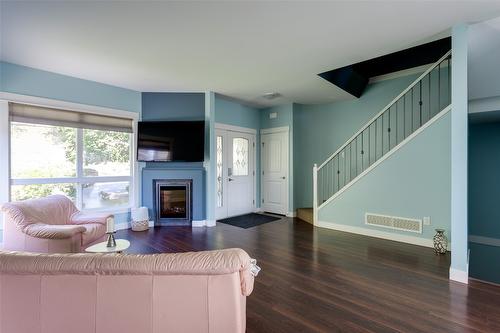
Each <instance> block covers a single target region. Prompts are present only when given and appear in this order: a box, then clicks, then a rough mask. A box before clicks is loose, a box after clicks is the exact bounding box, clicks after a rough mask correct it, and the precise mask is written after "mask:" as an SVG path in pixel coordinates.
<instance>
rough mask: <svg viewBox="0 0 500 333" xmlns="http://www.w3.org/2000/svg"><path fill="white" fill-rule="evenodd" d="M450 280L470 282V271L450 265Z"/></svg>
mask: <svg viewBox="0 0 500 333" xmlns="http://www.w3.org/2000/svg"><path fill="white" fill-rule="evenodd" d="M450 280H452V281H456V282H460V283H465V284H469V273H468V272H465V271H461V270H458V269H455V268H451V267H450Z"/></svg>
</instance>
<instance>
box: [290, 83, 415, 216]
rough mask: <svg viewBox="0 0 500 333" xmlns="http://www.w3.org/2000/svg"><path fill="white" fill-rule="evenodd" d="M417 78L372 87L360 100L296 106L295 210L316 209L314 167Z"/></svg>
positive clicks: (372, 85)
mask: <svg viewBox="0 0 500 333" xmlns="http://www.w3.org/2000/svg"><path fill="white" fill-rule="evenodd" d="M417 77H418V75H417V74H415V75H409V76H404V77H400V78H396V79H392V80H385V81H380V82H376V83H373V84H370V85H369V86H368V87H367V88H366V90H365V93H364V94H363V96H362V97H361V98H359V99H352V100H347V101H339V102H335V103H331V104H322V105H294V113H293V133H294V138H293V147H294V152H293V155H294V156H296V158H295V159H294V168H293V169H294V179H295V180H294V186H295V190H294V194H295V207H297V208H301V207H312V167H313V164H314V163H317V164H318V165H319V164H321V163H322V162H323V161H324V160H325V159H326V158H328V157H329V156H330V155H331V154H332V153H333V152H335V150H337V149H338V148H339V147H340V146H341V145H342V144H344V143H345V142H346V141H347V140H348V139H349V138H350V137H351V136H352V135H354V133H356V132H357V131H358V130H359V129H360V128H361V126H363V125H364V124H365V123H366V122H367V121H369V120H370V119H371V118H372V117H373V116H375V115H376V114H377V113H378V112H380V111H381V110H382V108H383V107H385V106H386V105H387V104H388V103H389V102H390V101H391V100H393V99H394V98H395V97H397V96H398V95H399V94H400V93H401V92H402V91H403V89H405V88H406V87H408V86H409V85H410V84H411V83H412V82H413V81H414V80H415V79H416V78H417Z"/></svg>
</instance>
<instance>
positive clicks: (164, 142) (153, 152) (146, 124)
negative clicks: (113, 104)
mask: <svg viewBox="0 0 500 333" xmlns="http://www.w3.org/2000/svg"><path fill="white" fill-rule="evenodd" d="M137 138H138V139H137V160H138V161H141V162H202V161H203V160H204V151H205V149H204V147H205V122H204V121H142V122H139V126H138V135H137Z"/></svg>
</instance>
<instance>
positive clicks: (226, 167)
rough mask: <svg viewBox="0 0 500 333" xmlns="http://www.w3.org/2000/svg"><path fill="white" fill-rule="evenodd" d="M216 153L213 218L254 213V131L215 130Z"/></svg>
mask: <svg viewBox="0 0 500 333" xmlns="http://www.w3.org/2000/svg"><path fill="white" fill-rule="evenodd" d="M216 152H217V160H216V166H217V167H216V177H217V178H216V211H215V213H216V218H217V219H221V218H225V217H229V216H237V215H242V214H247V213H251V212H253V210H254V207H255V189H254V184H255V162H254V154H255V134H251V133H246V132H238V131H233V130H226V129H217V130H216Z"/></svg>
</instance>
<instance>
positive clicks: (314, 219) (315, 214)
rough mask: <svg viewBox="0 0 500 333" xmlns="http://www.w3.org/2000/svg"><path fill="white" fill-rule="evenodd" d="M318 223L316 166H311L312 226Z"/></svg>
mask: <svg viewBox="0 0 500 333" xmlns="http://www.w3.org/2000/svg"><path fill="white" fill-rule="evenodd" d="M317 223H318V165H317V164H316V163H315V164H314V165H313V224H314V225H316V224H317Z"/></svg>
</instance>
